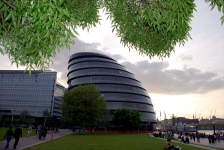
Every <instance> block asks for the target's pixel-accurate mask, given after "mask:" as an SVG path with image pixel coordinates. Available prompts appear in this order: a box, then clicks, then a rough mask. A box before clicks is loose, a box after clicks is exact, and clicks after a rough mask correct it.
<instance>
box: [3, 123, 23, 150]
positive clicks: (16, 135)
mask: <svg viewBox="0 0 224 150" xmlns="http://www.w3.org/2000/svg"><path fill="white" fill-rule="evenodd" d="M13 137H14V138H15V142H14V145H13V148H14V149H16V146H17V144H18V142H19V138H20V137H22V130H21V128H20V125H17V127H16V129H15V130H14V131H13V130H12V127H11V126H10V127H9V129H8V130H7V131H6V133H5V136H4V139H6V141H7V142H6V145H5V150H6V149H9V143H10V141H11V139H12V138H13Z"/></svg>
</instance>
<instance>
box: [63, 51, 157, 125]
mask: <svg viewBox="0 0 224 150" xmlns="http://www.w3.org/2000/svg"><path fill="white" fill-rule="evenodd" d="M67 76H68V90H71V89H73V88H75V87H76V86H78V85H85V84H94V85H95V86H96V87H97V88H98V89H99V90H100V93H101V95H102V96H104V98H105V100H106V102H107V109H108V110H109V114H108V116H107V117H108V119H109V121H111V120H112V116H113V113H114V112H115V111H116V109H118V108H126V109H131V110H135V111H138V112H139V113H140V117H141V119H142V121H143V122H144V124H152V123H154V122H156V117H155V112H154V108H153V104H152V102H151V99H150V97H149V96H148V93H147V91H146V90H145V89H144V88H143V87H142V84H141V82H139V81H138V80H137V79H136V78H135V76H134V75H133V74H132V73H131V72H129V71H128V70H127V69H126V68H125V67H124V66H122V65H120V64H118V62H117V61H115V60H114V59H112V58H110V57H108V56H106V55H102V54H98V53H89V52H82V53H76V54H73V55H72V56H70V58H69V62H68V74H67Z"/></svg>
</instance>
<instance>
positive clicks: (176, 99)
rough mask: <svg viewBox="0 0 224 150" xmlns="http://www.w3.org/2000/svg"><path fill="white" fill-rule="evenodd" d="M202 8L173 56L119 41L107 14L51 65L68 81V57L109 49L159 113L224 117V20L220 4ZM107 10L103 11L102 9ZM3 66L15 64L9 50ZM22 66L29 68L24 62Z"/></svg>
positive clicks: (0, 63) (2, 58) (202, 4)
mask: <svg viewBox="0 0 224 150" xmlns="http://www.w3.org/2000/svg"><path fill="white" fill-rule="evenodd" d="M195 3H196V5H197V8H196V9H197V11H196V12H194V14H193V16H194V18H192V21H191V27H192V30H191V32H190V34H191V37H192V40H191V39H189V40H188V41H187V42H186V44H185V45H184V46H181V47H179V46H176V48H175V53H172V54H171V56H170V58H165V59H164V60H160V59H158V58H152V59H150V58H148V57H146V56H142V55H140V54H139V53H138V52H136V51H135V50H133V49H132V50H130V51H129V50H128V48H126V47H123V45H121V44H120V39H119V38H117V37H116V36H115V33H112V32H111V25H110V21H109V20H106V16H105V15H104V16H102V21H101V25H98V26H97V27H96V28H94V27H93V28H92V29H90V31H89V32H87V31H86V30H85V31H83V30H81V29H78V32H79V35H80V36H79V37H78V38H76V44H75V45H71V49H70V51H69V50H65V49H62V50H61V52H60V53H58V54H57V55H56V57H55V58H52V61H53V64H51V65H50V67H49V69H50V70H52V71H57V72H58V81H59V83H61V84H63V85H64V86H66V87H67V83H66V82H67V63H68V59H69V57H70V55H72V54H73V53H76V52H97V53H102V54H105V55H108V56H110V57H112V58H113V59H115V60H117V61H118V62H119V63H120V64H122V65H124V66H125V67H126V68H127V69H129V70H130V71H131V72H132V73H134V74H135V76H136V78H137V79H138V80H139V81H141V82H142V84H143V87H144V88H145V89H146V90H147V91H148V93H149V96H150V97H151V99H152V102H153V105H154V108H155V111H156V115H157V117H158V119H160V112H161V119H163V118H164V112H165V113H166V116H167V118H170V116H171V115H172V114H174V115H175V116H178V117H187V118H193V115H196V117H199V116H200V117H204V118H208V117H210V116H212V115H216V116H217V117H222V118H224V109H223V108H224V25H222V26H221V21H220V18H221V16H222V14H221V13H220V12H218V10H217V8H215V9H214V10H212V11H210V9H211V7H210V6H209V4H207V3H205V2H204V1H195ZM101 13H102V12H101ZM0 69H1V70H13V69H17V68H16V66H15V64H14V65H12V66H11V62H10V61H9V59H8V56H7V55H5V56H2V55H0ZM18 69H25V68H24V67H19V68H18Z"/></svg>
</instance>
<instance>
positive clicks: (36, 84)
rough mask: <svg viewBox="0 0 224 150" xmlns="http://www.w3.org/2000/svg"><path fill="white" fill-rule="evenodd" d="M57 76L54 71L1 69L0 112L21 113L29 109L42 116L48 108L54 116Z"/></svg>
mask: <svg viewBox="0 0 224 150" xmlns="http://www.w3.org/2000/svg"><path fill="white" fill-rule="evenodd" d="M56 77H57V72H52V71H46V72H42V71H32V73H31V74H29V72H28V71H27V72H24V70H0V113H1V112H11V114H15V115H19V114H21V112H22V111H23V110H27V111H28V112H29V114H30V115H31V116H35V117H42V115H43V110H46V109H47V110H48V111H49V112H50V113H51V115H52V116H54V104H57V103H58V102H57V100H55V96H54V93H55V87H56V86H55V85H56ZM60 102H61V101H60ZM60 102H59V103H60Z"/></svg>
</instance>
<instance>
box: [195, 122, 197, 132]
mask: <svg viewBox="0 0 224 150" xmlns="http://www.w3.org/2000/svg"><path fill="white" fill-rule="evenodd" d="M195 127H196V132H198V126H197V123H196V126H195Z"/></svg>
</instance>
